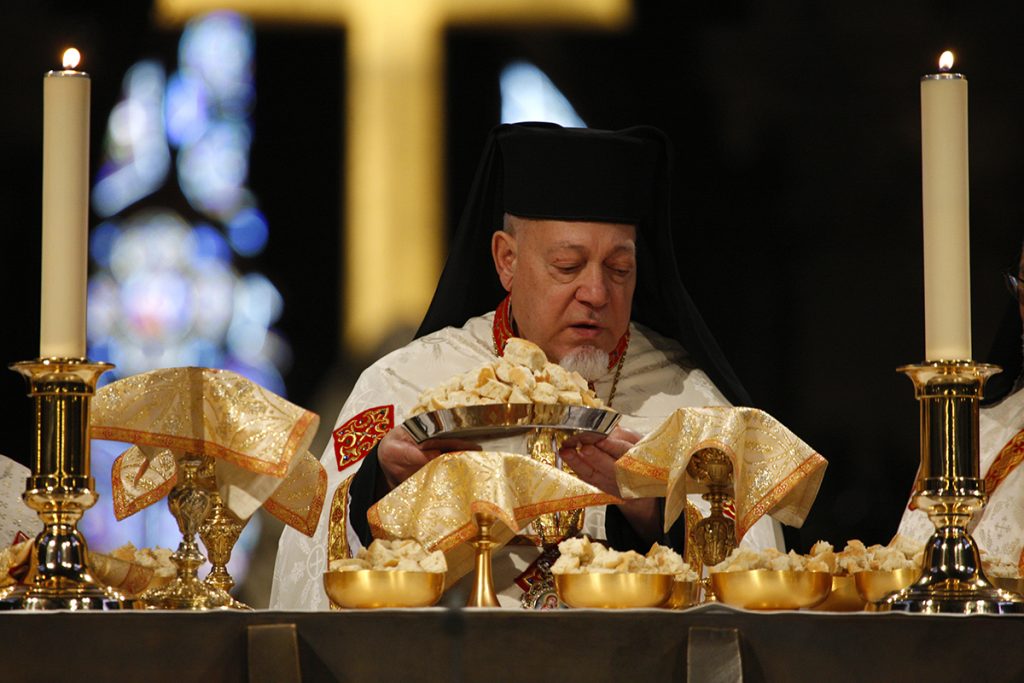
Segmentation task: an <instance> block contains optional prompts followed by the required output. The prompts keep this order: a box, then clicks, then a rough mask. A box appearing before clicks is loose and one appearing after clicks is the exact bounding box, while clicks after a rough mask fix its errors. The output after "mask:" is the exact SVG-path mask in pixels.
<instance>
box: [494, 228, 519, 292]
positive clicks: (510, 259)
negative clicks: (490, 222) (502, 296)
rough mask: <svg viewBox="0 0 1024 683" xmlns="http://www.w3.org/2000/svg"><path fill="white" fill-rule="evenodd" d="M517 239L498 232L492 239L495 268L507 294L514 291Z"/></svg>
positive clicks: (503, 232) (501, 231)
mask: <svg viewBox="0 0 1024 683" xmlns="http://www.w3.org/2000/svg"><path fill="white" fill-rule="evenodd" d="M516 246H517V245H516V238H515V237H513V236H512V235H510V234H509V233H507V232H505V231H504V230H498V231H497V232H495V233H494V236H493V237H492V238H491V256H492V257H493V258H494V268H495V270H497V271H498V279H499V280H501V286H502V287H504V288H505V291H506V292H511V291H512V277H513V276H514V275H515V272H516V257H517V255H518V252H517V249H516Z"/></svg>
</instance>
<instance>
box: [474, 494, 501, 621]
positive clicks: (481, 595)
mask: <svg viewBox="0 0 1024 683" xmlns="http://www.w3.org/2000/svg"><path fill="white" fill-rule="evenodd" d="M473 518H474V519H475V520H476V526H477V535H476V538H474V539H473V540H472V541H470V544H471V545H472V546H473V550H475V551H476V561H475V565H476V573H475V575H474V577H473V591H472V593H470V595H469V600H468V601H467V602H466V607H497V606H498V596H497V594H496V593H495V592H494V578H493V576H492V574H491V549H492V548H494V546H495V545H496V544H495V542H494V539H492V538H491V525H492V524H494V517H492V516H491V515H488V514H486V513H483V512H476V513H474V514H473Z"/></svg>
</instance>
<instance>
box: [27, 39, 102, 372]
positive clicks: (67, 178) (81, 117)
mask: <svg viewBox="0 0 1024 683" xmlns="http://www.w3.org/2000/svg"><path fill="white" fill-rule="evenodd" d="M78 58H79V55H78V50H74V48H72V49H71V50H68V51H67V52H65V53H64V70H63V71H50V72H48V73H47V74H46V75H45V76H44V77H43V254H42V287H41V292H40V299H41V301H40V312H39V356H40V357H41V358H49V357H62V358H84V357H85V300H86V278H87V273H88V253H89V252H88V224H89V90H90V88H89V85H90V81H89V75H88V74H87V73H85V72H82V71H75V70H74V67H76V66H77V65H78Z"/></svg>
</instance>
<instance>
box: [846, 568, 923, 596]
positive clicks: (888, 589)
mask: <svg viewBox="0 0 1024 683" xmlns="http://www.w3.org/2000/svg"><path fill="white" fill-rule="evenodd" d="M919 576H921V568H920V567H908V568H907V569H892V570H889V571H882V570H880V569H877V570H870V571H863V572H857V573H856V574H854V575H853V577H854V580H855V581H856V583H857V592H858V593H859V594H860V597H862V598H864V601H865V602H868V603H876V602H882V601H883V600H885V598H886V597H888V596H889V595H891V594H892V593H895V592H896V591H898V590H903V589H904V588H906V587H907V586H909V585H910V584H912V583H914V582H915V581H917V578H918V577H919Z"/></svg>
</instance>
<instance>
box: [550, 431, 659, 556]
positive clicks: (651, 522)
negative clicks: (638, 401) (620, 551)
mask: <svg viewBox="0 0 1024 683" xmlns="http://www.w3.org/2000/svg"><path fill="white" fill-rule="evenodd" d="M639 440H640V435H639V434H637V433H636V432H632V431H630V430H628V429H624V428H622V427H616V428H615V429H613V430H612V431H611V433H610V434H609V435H608V436H606V437H605V438H603V439H601V440H600V441H596V442H593V443H585V442H584V441H583V440H582V439H580V438H578V437H577V438H573V439H569V440H567V441H566V442H565V445H564V446H563V447H562V450H560V451H559V452H558V454H559V455H560V456H561V457H562V460H564V461H565V462H566V464H568V465H569V467H571V468H572V469H573V471H574V472H576V474H577V476H579V478H580V479H582V480H583V481H585V482H587V483H588V484H591V485H593V486H596V487H597V488H599V489H601V490H602V491H604V492H605V493H610V494H611V495H613V496H616V497H619V496H620V493H619V484H618V482H616V481H615V461H616V460H618V459H619V458H621V457H622V456H623V455H624V454H625V452H626V451H628V450H629V449H630V448H632V447H633V445H634V444H635V443H636V442H638V441H639ZM618 507H619V509H620V510H622V514H623V515H625V517H626V519H627V520H629V523H630V525H631V526H632V527H633V529H635V530H636V532H637V533H639V534H640V535H641V536H642V537H643V538H644V539H645V540H650V541H652V542H653V541H655V540H657V539H659V538H660V537H661V532H662V528H661V527H662V521H661V507H660V506H659V505H658V501H657V499H656V498H631V499H628V500H625V501H623V503H622V504H620V505H619V506H618Z"/></svg>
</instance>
